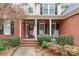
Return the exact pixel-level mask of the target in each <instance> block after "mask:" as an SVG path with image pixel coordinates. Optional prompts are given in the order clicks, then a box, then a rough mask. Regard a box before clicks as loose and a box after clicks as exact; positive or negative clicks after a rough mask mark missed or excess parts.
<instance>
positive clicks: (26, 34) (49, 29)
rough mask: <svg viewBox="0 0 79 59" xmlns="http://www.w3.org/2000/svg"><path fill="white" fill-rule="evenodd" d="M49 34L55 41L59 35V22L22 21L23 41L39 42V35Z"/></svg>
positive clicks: (44, 20) (21, 33)
mask: <svg viewBox="0 0 79 59" xmlns="http://www.w3.org/2000/svg"><path fill="white" fill-rule="evenodd" d="M39 34H48V35H50V36H51V37H52V39H54V38H55V37H57V36H58V35H59V21H58V20H53V19H22V20H20V37H21V38H22V40H21V41H23V40H37V35H39Z"/></svg>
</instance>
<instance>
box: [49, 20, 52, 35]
mask: <svg viewBox="0 0 79 59" xmlns="http://www.w3.org/2000/svg"><path fill="white" fill-rule="evenodd" d="M51 22H52V19H49V24H50V25H49V29H50V31H49V34H50V36H51Z"/></svg>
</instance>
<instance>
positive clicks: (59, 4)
mask: <svg viewBox="0 0 79 59" xmlns="http://www.w3.org/2000/svg"><path fill="white" fill-rule="evenodd" d="M57 15H61V3H58V4H57Z"/></svg>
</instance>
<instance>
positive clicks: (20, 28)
mask: <svg viewBox="0 0 79 59" xmlns="http://www.w3.org/2000/svg"><path fill="white" fill-rule="evenodd" d="M19 30H20V32H19V36H20V38H21V20H20V19H19Z"/></svg>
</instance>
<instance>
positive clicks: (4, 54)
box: [0, 47, 16, 56]
mask: <svg viewBox="0 0 79 59" xmlns="http://www.w3.org/2000/svg"><path fill="white" fill-rule="evenodd" d="M15 49H16V47H9V48H8V49H6V50H3V51H0V56H10V55H11V54H12V53H13V51H14V50H15Z"/></svg>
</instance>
